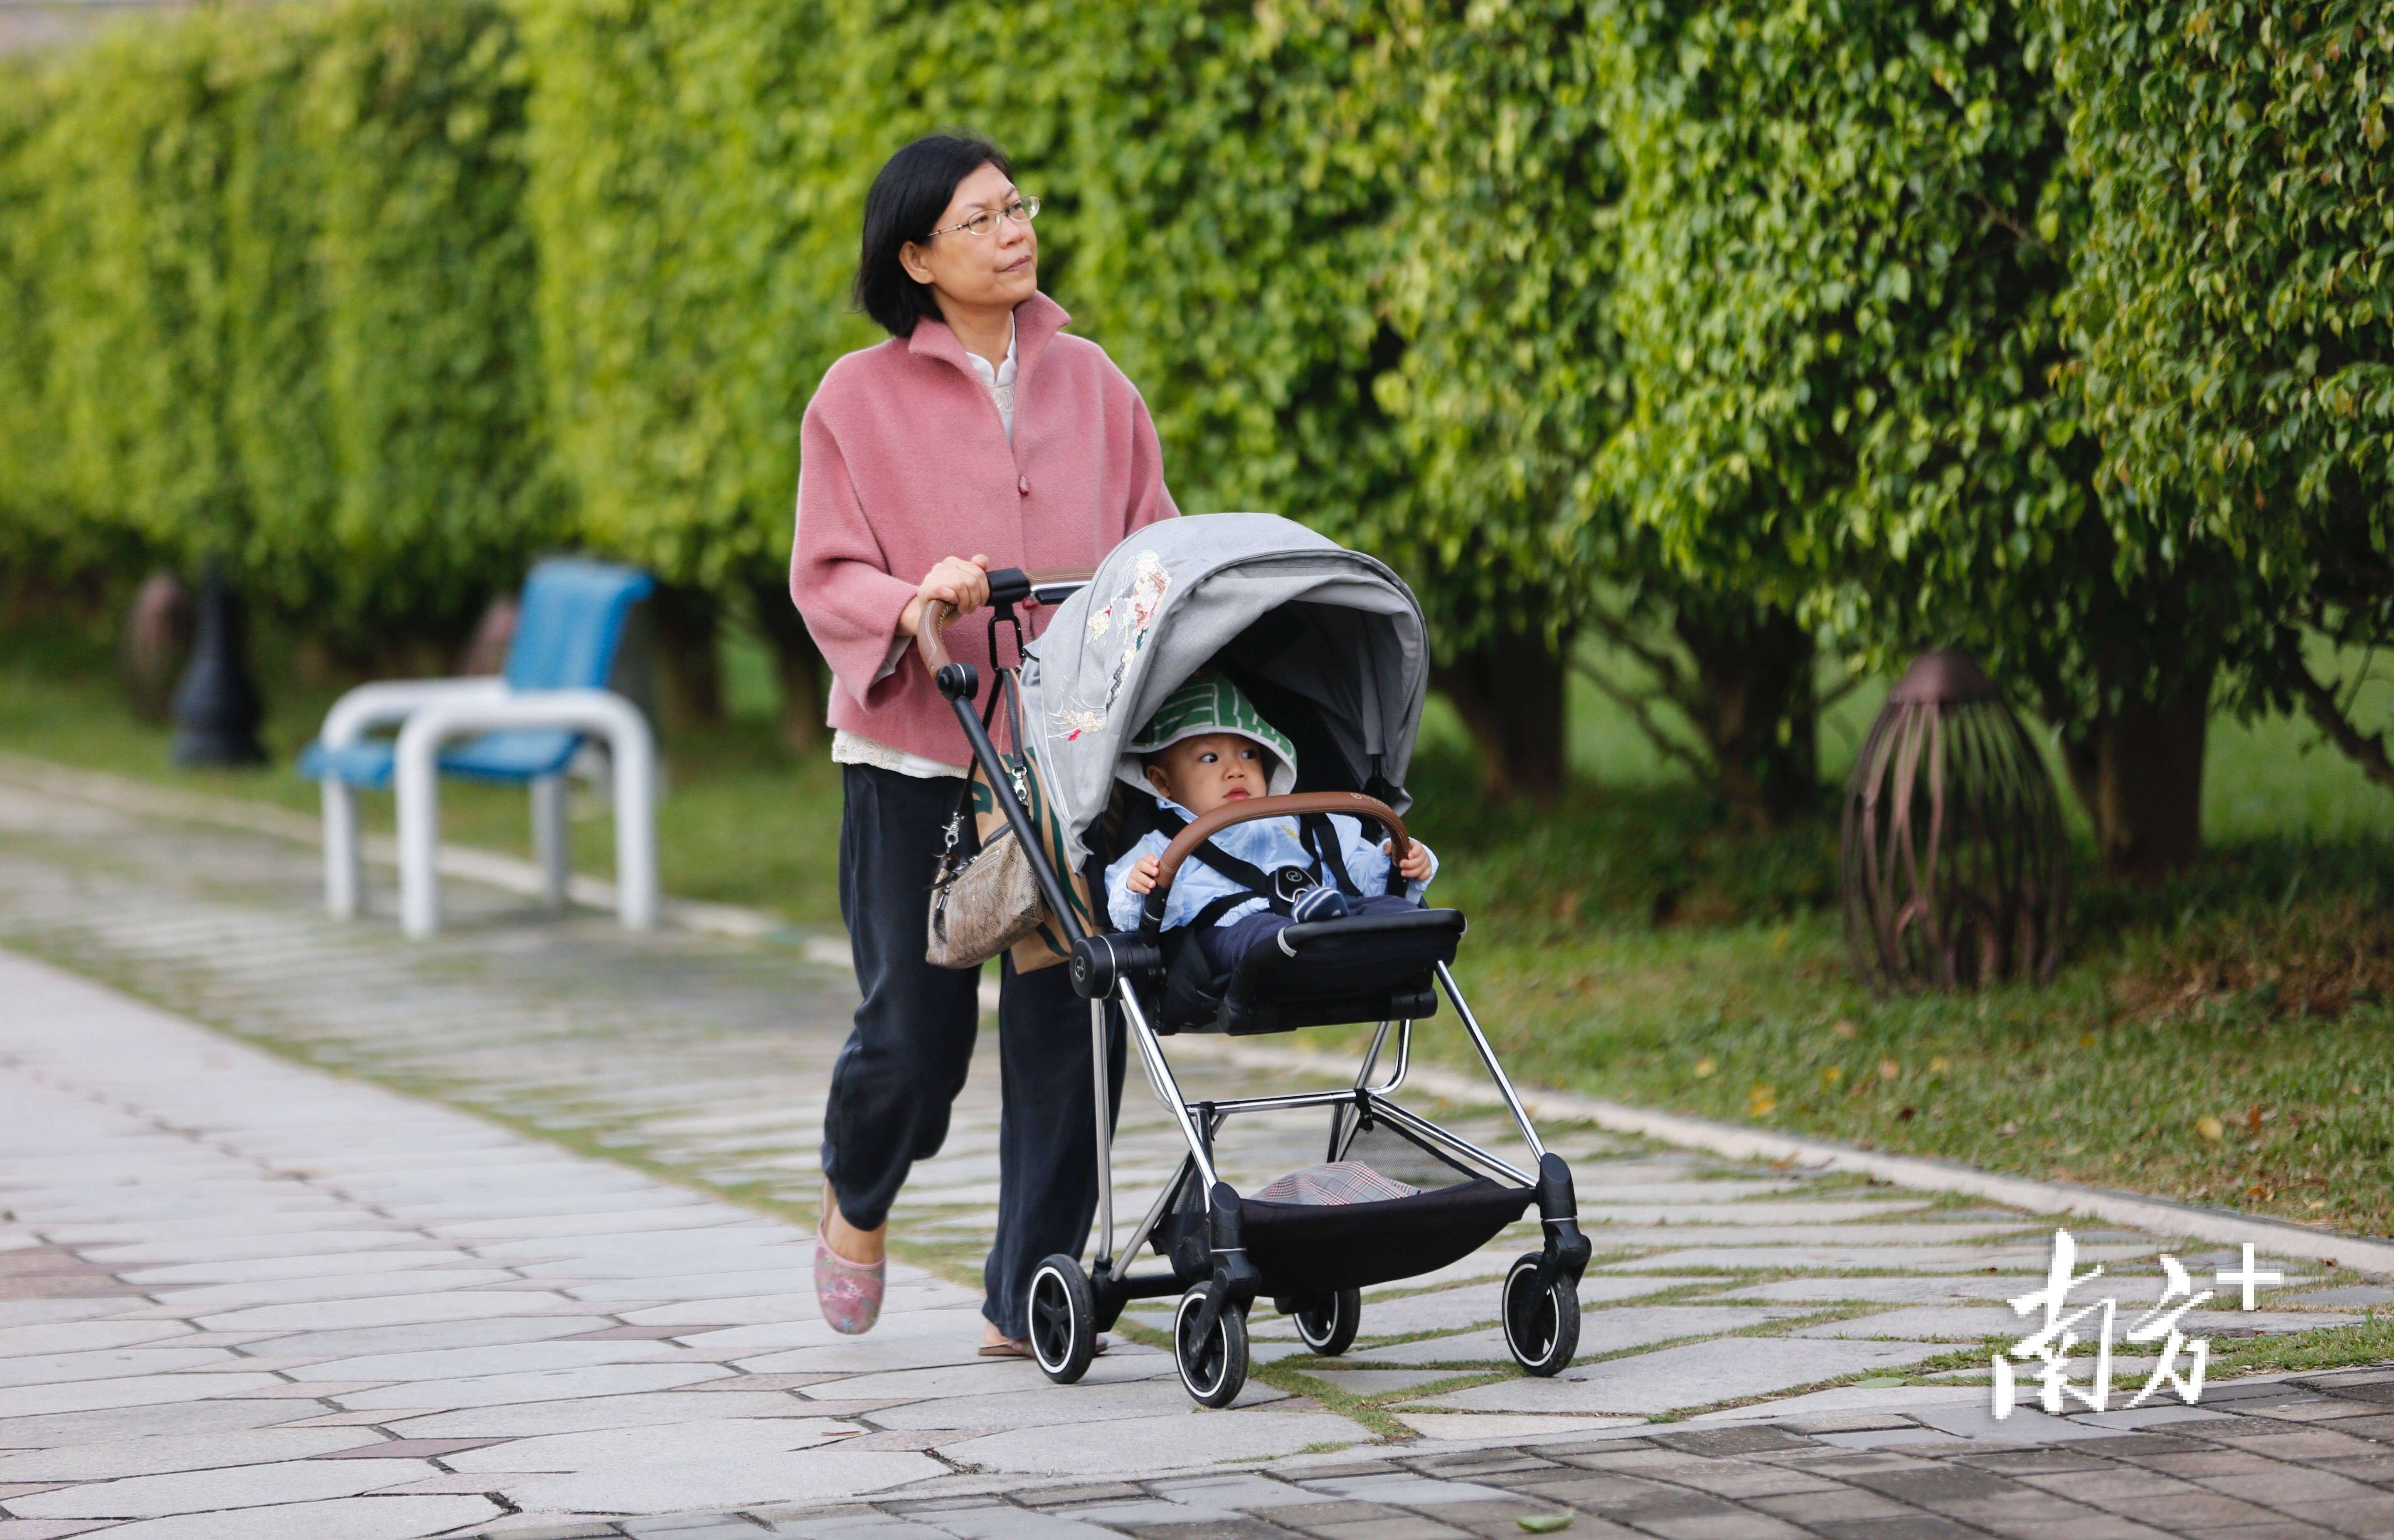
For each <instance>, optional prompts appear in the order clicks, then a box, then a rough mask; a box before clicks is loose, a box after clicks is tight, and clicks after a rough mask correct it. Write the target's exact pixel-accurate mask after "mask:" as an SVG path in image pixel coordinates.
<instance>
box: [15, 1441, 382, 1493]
mask: <svg viewBox="0 0 2394 1540" xmlns="http://www.w3.org/2000/svg"><path fill="white" fill-rule="evenodd" d="M380 1441H381V1440H380V1439H379V1438H378V1437H377V1436H376V1435H374V1434H371V1433H367V1434H360V1433H357V1432H355V1431H352V1430H349V1429H345V1428H244V1429H241V1430H238V1431H233V1432H221V1433H199V1434H181V1435H178V1434H159V1435H153V1436H151V1437H146V1438H136V1439H112V1440H102V1441H93V1442H88V1443H79V1444H76V1445H74V1446H72V1447H71V1448H66V1449H36V1450H28V1451H26V1452H24V1453H22V1454H5V1455H0V1485H15V1484H17V1483H19V1482H26V1481H113V1480H116V1479H117V1478H119V1477H124V1476H157V1475H163V1474H165V1473H166V1472H169V1471H177V1470H208V1469H214V1468H220V1467H229V1466H230V1467H241V1466H250V1465H270V1464H274V1463H277V1462H280V1461H283V1460H304V1459H308V1458H309V1457H311V1456H313V1455H317V1454H330V1453H331V1452H333V1451H335V1450H338V1449H355V1448H358V1447H360V1446H361V1445H370V1444H374V1443H377V1442H380Z"/></svg>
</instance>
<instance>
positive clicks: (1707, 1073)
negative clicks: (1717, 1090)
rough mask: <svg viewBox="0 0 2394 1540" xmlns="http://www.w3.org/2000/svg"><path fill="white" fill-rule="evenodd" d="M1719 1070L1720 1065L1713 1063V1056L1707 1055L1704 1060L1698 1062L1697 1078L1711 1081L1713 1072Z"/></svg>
mask: <svg viewBox="0 0 2394 1540" xmlns="http://www.w3.org/2000/svg"><path fill="white" fill-rule="evenodd" d="M1719 1068H1720V1066H1719V1065H1717V1064H1716V1063H1714V1062H1713V1056H1712V1055H1710V1054H1706V1055H1704V1056H1703V1058H1702V1059H1699V1060H1696V1078H1697V1079H1698V1080H1710V1079H1711V1078H1712V1077H1713V1072H1714V1071H1715V1070H1717V1069H1719Z"/></svg>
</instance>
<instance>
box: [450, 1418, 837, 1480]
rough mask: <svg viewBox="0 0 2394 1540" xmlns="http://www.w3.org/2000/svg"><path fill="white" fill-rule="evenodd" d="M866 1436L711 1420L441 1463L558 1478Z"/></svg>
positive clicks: (531, 1442) (543, 1440)
mask: <svg viewBox="0 0 2394 1540" xmlns="http://www.w3.org/2000/svg"><path fill="white" fill-rule="evenodd" d="M862 1431H863V1429H862V1428H859V1427H857V1426H856V1425H855V1424H853V1423H846V1422H835V1421H829V1420H825V1419H822V1418H812V1417H809V1418H794V1417H707V1418H703V1419H694V1420H692V1421H690V1422H677V1423H658V1424H651V1425H649V1426H645V1427H639V1428H599V1429H593V1430H591V1431H588V1432H582V1433H548V1434H544V1435H541V1436H539V1437H535V1438H526V1439H510V1440H507V1441H505V1442H503V1443H494V1444H489V1445H486V1446H484V1447H483V1448H480V1449H475V1450H468V1451H466V1452H464V1453H462V1454H446V1455H443V1456H441V1462H442V1463H443V1464H444V1465H447V1466H448V1467H449V1468H451V1469H453V1470H459V1471H466V1472H477V1471H493V1470H496V1471H523V1472H559V1473H566V1472H572V1471H577V1470H594V1469H604V1468H612V1467H616V1466H624V1465H654V1464H658V1463H661V1462H673V1463H678V1462H683V1461H690V1460H702V1459H712V1458H717V1457H721V1458H736V1457H739V1456H742V1455H748V1454H756V1455H767V1454H790V1453H793V1452H794V1451H796V1450H800V1449H812V1448H816V1447H819V1446H821V1445H823V1444H827V1443H833V1442H835V1441H839V1440H841V1439H845V1438H848V1437H851V1436H853V1435H854V1434H857V1433H859V1432H862Z"/></svg>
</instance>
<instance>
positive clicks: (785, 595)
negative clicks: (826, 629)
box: [748, 576, 831, 754]
mask: <svg viewBox="0 0 2394 1540" xmlns="http://www.w3.org/2000/svg"><path fill="white" fill-rule="evenodd" d="M748 592H749V599H750V601H751V602H752V603H753V604H754V606H755V608H756V629H757V631H758V632H759V633H760V634H761V635H762V636H763V637H764V638H765V644H766V645H767V646H768V647H770V648H771V649H772V650H773V672H774V677H775V678H778V679H779V680H780V681H781V686H782V742H783V743H784V744H788V745H789V748H790V752H792V753H793V754H811V753H813V752H814V751H815V750H816V749H817V748H819V747H821V746H822V741H823V735H824V731H825V730H824V727H823V711H824V708H825V707H826V706H827V705H828V704H830V700H831V696H830V689H829V684H830V680H829V677H828V676H829V670H827V669H825V668H824V666H823V660H822V652H819V651H817V650H816V647H815V638H813V636H812V635H810V634H809V632H808V630H807V623H806V621H805V620H804V619H803V618H801V617H800V616H799V614H798V610H797V606H796V605H795V604H792V603H791V602H790V586H789V584H788V583H787V582H786V581H784V580H783V579H782V578H781V577H779V576H776V577H774V578H772V579H770V580H759V581H757V582H756V583H754V584H752V585H750V586H749V590H748Z"/></svg>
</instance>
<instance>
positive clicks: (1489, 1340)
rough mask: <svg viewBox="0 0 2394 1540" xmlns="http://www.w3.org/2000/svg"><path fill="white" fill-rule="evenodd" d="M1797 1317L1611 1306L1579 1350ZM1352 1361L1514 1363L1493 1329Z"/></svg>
mask: <svg viewBox="0 0 2394 1540" xmlns="http://www.w3.org/2000/svg"><path fill="white" fill-rule="evenodd" d="M1796 1313H1798V1312H1796V1311H1795V1310H1791V1309H1789V1308H1787V1307H1784V1306H1768V1305H1612V1306H1608V1307H1605V1308H1602V1309H1598V1310H1584V1311H1582V1312H1581V1313H1580V1327H1579V1340H1580V1349H1579V1350H1580V1353H1581V1355H1582V1356H1583V1357H1594V1356H1596V1355H1597V1354H1599V1353H1617V1352H1622V1351H1624V1350H1626V1349H1632V1348H1644V1347H1651V1346H1652V1345H1653V1344H1655V1343H1658V1342H1669V1341H1673V1340H1675V1339H1677V1338H1679V1337H1689V1336H1721V1335H1723V1334H1725V1333H1729V1332H1735V1331H1743V1330H1744V1329H1745V1328H1747V1327H1749V1326H1759V1325H1762V1324H1764V1323H1768V1322H1771V1321H1777V1320H1783V1319H1786V1318H1787V1317H1790V1316H1793V1315H1795V1314H1796ZM1349 1356H1350V1357H1352V1358H1353V1359H1354V1360H1355V1361H1356V1362H1359V1363H1440V1362H1473V1361H1486V1362H1493V1363H1504V1362H1509V1354H1508V1353H1507V1350H1506V1347H1505V1336H1504V1334H1503V1333H1502V1332H1501V1331H1498V1330H1497V1329H1495V1328H1494V1327H1490V1328H1488V1329H1487V1330H1484V1331H1477V1332H1466V1333H1463V1334H1460V1335H1458V1336H1433V1337H1423V1338H1419V1339H1417V1340H1414V1341H1411V1342H1401V1343H1397V1344H1394V1345H1392V1346H1388V1347H1376V1348H1375V1347H1365V1348H1358V1349H1354V1351H1353V1352H1352V1353H1351V1354H1350V1355H1349ZM1814 1377H1816V1378H1817V1377H1820V1376H1817V1375H1816V1376H1814Z"/></svg>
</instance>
